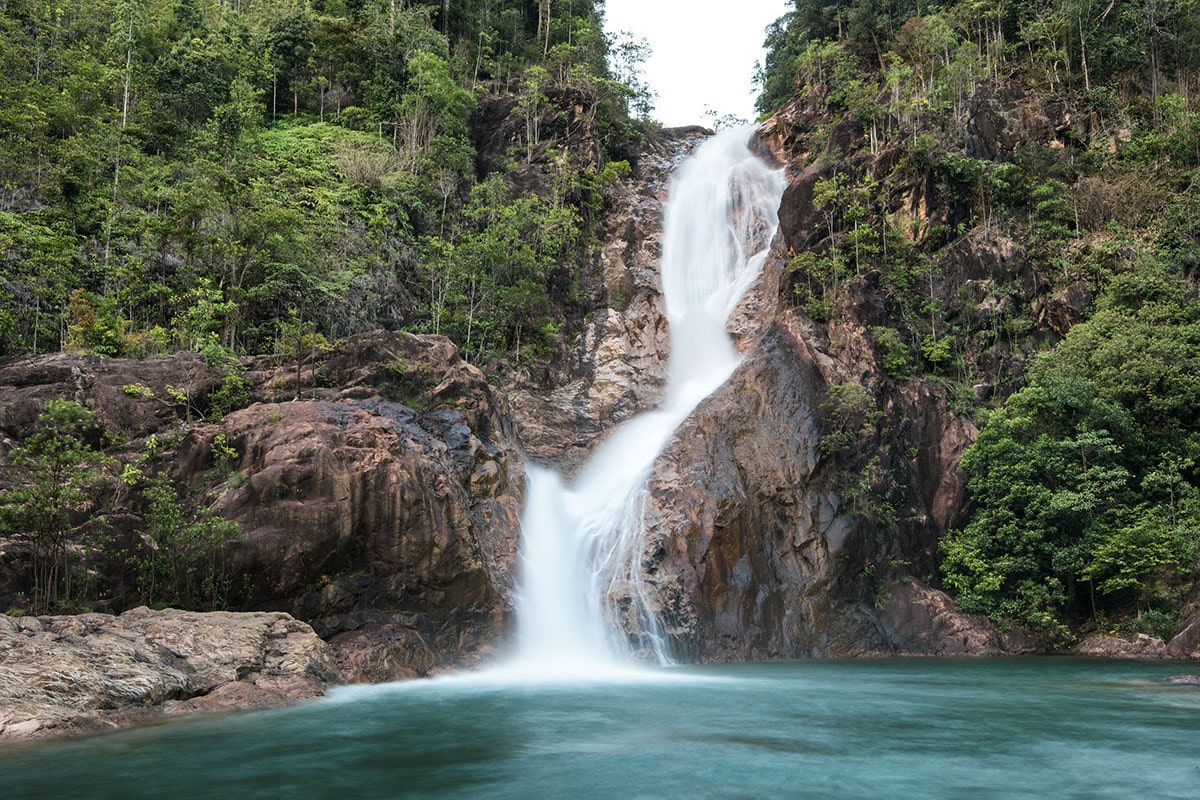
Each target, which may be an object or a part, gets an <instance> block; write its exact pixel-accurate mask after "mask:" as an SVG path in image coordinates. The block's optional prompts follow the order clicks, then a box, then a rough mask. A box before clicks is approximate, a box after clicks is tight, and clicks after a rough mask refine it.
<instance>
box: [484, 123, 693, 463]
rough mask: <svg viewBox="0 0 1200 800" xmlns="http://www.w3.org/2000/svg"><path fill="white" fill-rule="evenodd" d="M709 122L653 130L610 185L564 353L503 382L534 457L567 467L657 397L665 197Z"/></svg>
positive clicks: (663, 344)
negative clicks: (581, 308) (576, 324)
mask: <svg viewBox="0 0 1200 800" xmlns="http://www.w3.org/2000/svg"><path fill="white" fill-rule="evenodd" d="M708 133H709V132H708V131H706V130H704V129H703V128H682V129H674V130H667V131H664V132H663V133H662V134H661V135H660V136H650V137H649V138H648V139H647V141H646V142H645V143H644V145H643V146H642V148H641V149H640V151H639V154H638V159H637V162H638V169H637V172H636V174H635V175H634V176H633V177H631V178H630V179H628V180H625V181H622V182H620V183H619V184H617V185H616V186H614V187H613V188H612V189H611V190H610V192H611V197H610V198H609V206H610V207H609V209H608V211H607V212H606V214H605V217H604V221H603V223H602V224H601V227H600V231H599V239H600V248H599V251H598V253H597V254H596V260H595V262H594V264H593V265H592V268H591V269H589V270H586V271H585V272H584V273H582V274H580V275H579V276H578V281H579V288H580V292H581V293H582V294H583V295H584V296H585V297H586V298H587V303H588V306H589V308H590V311H589V316H588V318H587V319H586V321H585V324H584V327H583V330H582V332H581V334H580V335H579V336H578V337H577V338H576V340H575V341H574V343H573V344H572V346H571V347H570V348H569V350H568V351H567V353H566V354H565V357H564V358H563V359H562V360H561V363H559V364H557V365H555V366H553V367H552V368H551V369H550V370H549V371H548V373H547V374H544V375H541V376H539V378H538V380H534V379H533V376H530V375H528V374H524V375H521V374H518V375H517V376H516V378H517V379H516V380H514V381H511V382H510V383H509V385H508V386H507V387H506V388H505V394H506V396H507V397H508V398H509V400H510V408H511V409H512V413H513V417H514V420H515V423H516V428H517V432H518V434H519V437H520V440H521V442H522V445H523V447H524V449H525V452H526V453H527V454H528V457H529V458H530V460H533V461H537V462H540V463H546V464H551V465H553V466H555V467H556V468H559V469H562V470H564V471H565V472H567V473H571V472H573V471H574V470H575V468H577V467H578V466H580V465H581V464H582V463H583V462H584V461H585V460H586V459H587V456H588V454H589V453H590V452H591V450H592V448H593V447H594V446H595V444H596V443H597V441H598V440H599V439H600V438H602V437H603V435H604V433H605V432H606V431H608V430H609V429H610V428H611V427H612V426H613V425H616V424H619V423H620V422H623V421H625V420H627V419H629V418H630V417H632V416H633V415H635V414H637V413H639V412H642V411H646V410H648V409H650V408H654V407H656V406H657V405H658V404H659V403H660V402H661V400H662V392H663V388H664V386H665V383H666V372H665V370H666V366H667V356H668V352H669V347H670V344H669V340H668V331H667V322H666V313H665V309H664V307H663V300H662V290H661V287H660V286H659V278H658V262H659V257H660V255H661V248H662V204H663V202H664V201H665V200H666V197H667V189H668V186H669V183H670V177H671V173H672V170H673V169H674V167H675V165H676V164H677V163H678V162H679V161H680V160H681V159H683V158H685V157H686V156H687V155H688V154H689V153H690V152H691V151H692V150H693V149H695V147H696V146H697V145H698V144H699V142H700V141H702V140H703V138H704V137H705V136H706V135H707V134H708Z"/></svg>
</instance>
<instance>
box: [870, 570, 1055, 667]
mask: <svg viewBox="0 0 1200 800" xmlns="http://www.w3.org/2000/svg"><path fill="white" fill-rule="evenodd" d="M884 595H885V599H884V600H883V602H882V604H881V605H880V606H879V608H878V611H877V618H878V619H879V622H880V625H881V626H882V627H883V628H884V630H885V631H886V633H887V636H888V639H889V640H890V641H891V642H892V644H893V645H894V647H895V648H896V650H895V652H897V653H900V654H904V655H920V656H994V655H1002V654H1015V653H1029V652H1037V651H1038V650H1039V648H1038V647H1037V645H1036V643H1035V642H1033V641H1032V640H1031V639H1029V638H1027V637H1023V636H1020V635H1011V634H1010V635H1001V634H1000V632H999V631H997V630H996V628H995V626H994V625H992V623H991V622H990V621H988V619H987V618H986V617H984V616H983V615H982V614H964V613H963V612H961V611H959V610H958V608H957V607H956V606H955V605H954V601H953V600H951V599H950V597H949V596H948V595H947V594H946V593H945V592H942V591H939V590H937V589H933V588H930V587H929V586H926V585H925V584H923V583H921V582H920V581H917V580H914V579H909V580H906V581H893V582H889V583H888V584H887V585H886V588H885V592H884Z"/></svg>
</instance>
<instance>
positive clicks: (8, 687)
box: [0, 608, 337, 738]
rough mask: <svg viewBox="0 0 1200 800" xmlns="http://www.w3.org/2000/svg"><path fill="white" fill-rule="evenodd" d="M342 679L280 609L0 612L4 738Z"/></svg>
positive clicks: (281, 696)
mask: <svg viewBox="0 0 1200 800" xmlns="http://www.w3.org/2000/svg"><path fill="white" fill-rule="evenodd" d="M336 678H337V671H336V665H335V663H334V660H333V657H332V655H331V654H330V652H329V648H328V646H327V645H326V644H325V643H324V642H322V641H321V640H320V639H319V638H318V637H317V635H316V634H315V633H314V632H313V630H312V628H310V627H309V626H308V625H306V624H304V623H303V622H300V621H298V620H296V619H293V618H292V617H290V616H289V615H287V614H283V613H279V612H274V613H261V612H260V613H249V614H237V613H231V612H212V613H208V614H199V613H194V612H186V611H175V610H172V609H168V610H165V611H151V610H149V609H146V608H138V609H134V610H132V611H128V612H126V613H125V614H122V615H121V616H119V617H114V616H111V615H108V614H81V615H78V616H73V617H21V618H13V617H0V738H24V737H29V736H50V735H61V734H68V733H73V732H82V731H87V730H95V729H103V728H106V727H113V726H117V725H124V724H129V723H131V722H134V721H136V720H137V719H140V718H144V717H145V716H147V715H152V714H157V713H178V712H183V711H196V710H215V709H221V710H231V709H244V708H254V707H259V706H263V705H275V704H279V703H285V702H294V701H296V700H301V699H306V698H312V697H318V696H320V695H322V694H324V692H325V688H326V686H327V685H328V684H329V683H330V682H331V681H333V680H335V679H336Z"/></svg>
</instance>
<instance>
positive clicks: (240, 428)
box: [178, 333, 523, 680]
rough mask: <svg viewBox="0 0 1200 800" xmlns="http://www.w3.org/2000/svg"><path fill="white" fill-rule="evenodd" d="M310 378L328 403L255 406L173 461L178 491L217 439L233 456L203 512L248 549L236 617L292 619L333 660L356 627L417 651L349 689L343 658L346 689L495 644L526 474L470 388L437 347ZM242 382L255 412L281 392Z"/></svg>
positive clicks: (203, 434) (266, 383)
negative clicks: (332, 650)
mask: <svg viewBox="0 0 1200 800" xmlns="http://www.w3.org/2000/svg"><path fill="white" fill-rule="evenodd" d="M319 368H320V371H321V378H320V382H321V383H322V384H325V385H329V386H330V387H333V388H329V389H320V388H319V389H317V390H315V391H314V392H312V394H315V395H316V398H315V399H312V400H307V399H305V400H298V401H294V402H286V403H269V402H259V403H255V404H253V405H251V406H249V407H248V408H245V409H242V410H240V411H236V412H234V413H232V414H229V415H228V416H226V417H225V418H224V419H223V420H222V421H221V422H220V423H219V424H218V425H215V426H212V425H205V426H197V427H196V428H194V429H193V431H192V433H191V434H189V437H188V438H187V439H186V440H185V441H184V443H183V445H182V446H181V448H180V454H179V458H178V463H179V471H180V474H179V477H180V478H181V479H182V480H184V481H186V482H196V481H199V480H202V476H203V474H204V471H205V470H206V469H207V467H208V464H209V462H210V460H211V453H210V451H211V446H212V441H213V438H214V437H215V436H216V435H218V434H221V435H223V436H224V437H225V440H226V441H227V442H228V444H229V445H230V446H232V447H233V449H234V450H235V451H236V452H237V453H238V454H239V459H238V462H237V464H236V470H237V473H236V474H237V478H238V479H237V480H234V481H229V480H225V481H224V482H222V483H221V484H219V485H218V486H217V487H216V491H217V500H216V503H215V507H216V509H217V510H218V511H219V512H220V513H221V514H222V516H224V517H226V518H228V519H231V520H234V521H236V522H238V523H240V525H241V528H242V531H243V533H244V534H245V542H244V544H242V545H241V546H240V547H238V548H237V549H236V550H235V552H234V554H233V560H234V573H235V574H237V575H241V576H244V578H243V580H244V582H245V586H246V587H247V589H246V590H245V592H244V593H242V595H240V596H239V600H238V603H239V605H240V606H241V607H248V608H282V609H283V610H286V611H289V612H291V613H293V614H295V615H296V616H298V617H301V618H303V619H305V620H308V621H309V622H311V623H312V625H313V627H314V628H316V630H317V631H318V633H320V634H321V635H322V636H324V637H326V638H331V640H332V642H333V643H334V644H335V646H336V647H342V648H351V649H355V648H358V647H360V646H361V638H362V637H361V636H340V634H348V633H350V632H353V631H357V630H358V629H360V628H362V627H363V626H368V625H369V626H372V628H373V629H380V628H382V630H384V631H385V632H386V635H385V636H383V637H382V638H381V639H378V640H377V641H378V642H396V643H400V642H409V641H420V642H422V643H423V647H422V648H418V649H417V650H414V649H413V648H412V647H410V646H409V645H408V644H397V648H398V649H397V651H396V652H395V653H390V654H388V655H387V656H386V657H384V656H380V659H382V661H381V663H382V662H386V663H394V664H395V669H394V670H392V671H390V672H380V671H379V669H378V668H372V669H370V670H368V671H367V673H364V674H362V675H360V674H359V673H358V671H357V670H356V669H354V668H353V664H356V663H359V660H360V659H359V658H357V657H348V658H347V660H345V661H344V664H345V666H346V667H347V669H346V678H347V679H348V680H358V679H360V678H362V679H367V678H370V679H377V680H378V679H390V678H396V677H406V676H411V675H414V674H423V673H424V672H426V671H427V670H428V669H429V668H430V667H432V666H434V665H436V664H444V663H451V662H454V661H455V660H457V659H458V658H460V657H462V656H464V655H465V654H467V653H469V652H470V651H472V650H473V649H475V648H477V647H479V646H480V645H482V644H484V643H486V642H489V641H491V640H493V639H495V638H497V637H499V636H500V635H501V634H502V633H503V630H504V627H505V624H506V623H505V618H506V614H507V613H508V604H509V597H510V595H511V588H512V580H513V576H512V570H513V564H514V561H515V551H516V544H517V537H518V531H519V523H518V514H519V509H520V501H521V492H522V488H523V472H522V470H521V462H520V458H519V456H518V455H517V453H516V451H515V449H514V447H513V445H512V444H511V442H510V440H509V439H508V437H507V435H506V432H505V431H506V429H507V427H508V425H509V423H508V421H507V419H506V417H505V415H504V414H503V413H502V411H500V410H499V409H498V407H497V402H498V401H497V400H496V399H495V398H494V397H493V395H492V393H491V390H490V389H489V388H488V385H487V382H486V380H485V379H484V377H483V374H482V373H480V372H479V371H478V370H477V369H476V368H474V367H472V366H471V365H469V364H467V363H466V362H464V361H462V360H461V359H460V358H459V357H458V354H457V351H456V350H455V348H454V346H453V345H452V344H451V343H450V342H449V340H447V339H444V338H441V337H419V336H413V335H409V334H385V333H373V334H367V335H363V336H359V337H351V338H350V339H349V340H347V341H345V342H344V343H342V344H340V345H339V346H338V347H337V348H336V349H335V350H334V352H332V353H331V354H329V355H328V356H327V357H326V358H325V359H324V361H323V362H322V363H321V364H320V365H319ZM292 369H293V368H292V367H287V368H282V369H281V370H280V372H284V373H290V371H291V370H292ZM302 370H303V365H302ZM248 374H251V375H253V378H254V380H255V382H256V387H257V388H256V389H255V392H254V394H255V396H261V397H263V398H264V399H267V397H268V395H269V393H270V391H271V386H272V385H274V384H277V383H279V382H280V381H281V380H283V379H284V377H285V376H283V375H279V374H277V373H273V372H272V371H271V370H270V369H263V370H261V371H259V372H257V373H256V372H254V371H252V372H251V373H248ZM284 382H285V383H286V381H284ZM417 653H419V654H420V655H419V656H415V660H413V661H412V663H408V662H409V660H410V659H409V656H414V654H417Z"/></svg>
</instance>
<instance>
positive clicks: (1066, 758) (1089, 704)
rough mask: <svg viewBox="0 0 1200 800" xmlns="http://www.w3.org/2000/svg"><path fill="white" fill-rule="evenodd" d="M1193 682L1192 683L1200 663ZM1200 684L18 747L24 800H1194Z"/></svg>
mask: <svg viewBox="0 0 1200 800" xmlns="http://www.w3.org/2000/svg"><path fill="white" fill-rule="evenodd" d="M1191 669H1192V670H1193V671H1195V665H1192V666H1191ZM1187 670H1188V666H1181V665H1178V664H1176V665H1172V664H1164V663H1159V662H1149V663H1148V662H1104V661H1084V660H1075V659H997V660H924V659H911V660H910V659H905V660H880V661H809V662H789V663H773V664H757V665H738V666H724V667H705V668H689V669H671V670H665V671H659V672H656V673H651V674H650V676H649V678H629V677H628V676H626V677H624V678H618V679H616V680H615V681H614V682H606V683H594V684H591V685H571V684H564V683H559V684H554V685H543V686H536V685H522V684H513V683H504V682H496V681H494V680H493V681H487V680H458V681H444V682H443V681H416V682H411V683H404V684H391V685H388V686H382V687H363V688H349V689H342V690H338V691H335V692H334V693H333V695H332V696H331V697H330V698H329V699H326V700H323V701H320V702H316V703H311V704H308V705H304V706H298V707H293V708H288V709H282V710H275V711H267V712H255V713H246V714H236V715H228V716H222V717H207V718H201V719H191V720H183V721H178V722H173V723H170V724H160V725H152V726H148V727H143V728H139V729H135V730H130V731H125V732H122V733H116V734H109V735H105V736H97V737H91V738H86V739H80V740H75V741H69V742H59V743H50V744H22V745H9V746H7V747H5V748H3V749H0V796H2V797H4V798H6V799H8V798H11V799H13V800H15V798H42V797H44V798H76V797H78V798H85V797H86V798H152V797H153V798H167V797H170V798H201V797H229V798H275V797H305V798H310V797H311V798H339V800H350V799H351V798H356V799H357V798H496V799H499V798H512V799H513V800H517V799H520V800H531V799H534V798H580V799H581V800H583V799H585V798H619V799H620V800H632V799H634V798H774V797H781V798H782V797H845V798H858V797H862V798H868V797H870V798H875V797H930V798H941V797H944V798H958V797H968V796H969V797H985V798H1009V797H1056V798H1069V797H1079V798H1085V797H1086V798H1096V797H1112V798H1130V797H1163V798H1170V797H1179V798H1183V797H1196V796H1197V795H1198V794H1200V736H1197V734H1200V690H1197V689H1195V688H1190V687H1169V686H1164V685H1162V684H1161V683H1159V681H1160V680H1161V679H1162V678H1163V677H1165V676H1168V675H1172V674H1179V673H1181V672H1186V671H1187Z"/></svg>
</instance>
